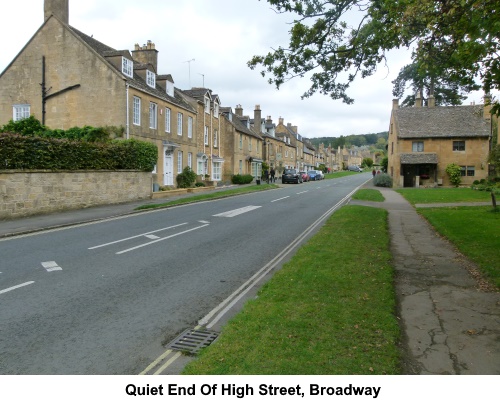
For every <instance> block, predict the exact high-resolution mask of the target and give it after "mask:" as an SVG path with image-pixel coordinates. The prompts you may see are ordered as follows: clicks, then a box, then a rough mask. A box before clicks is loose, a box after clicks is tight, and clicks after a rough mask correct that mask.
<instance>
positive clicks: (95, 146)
mask: <svg viewBox="0 0 500 405" xmlns="http://www.w3.org/2000/svg"><path fill="white" fill-rule="evenodd" d="M157 159H158V148H157V147H156V145H154V144H152V143H149V142H142V141H138V140H135V139H130V140H113V141H110V142H106V143H96V142H87V141H72V140H68V139H53V138H41V137H38V136H33V137H32V136H30V137H26V136H22V135H16V134H0V168H1V169H4V170H7V169H24V170H141V171H152V170H153V169H154V166H155V164H156V161H157Z"/></svg>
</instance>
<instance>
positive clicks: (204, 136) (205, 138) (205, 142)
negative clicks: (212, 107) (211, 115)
mask: <svg viewBox="0 0 500 405" xmlns="http://www.w3.org/2000/svg"><path fill="white" fill-rule="evenodd" d="M203 139H204V142H203V143H204V144H205V145H208V125H205V132H204V135H203Z"/></svg>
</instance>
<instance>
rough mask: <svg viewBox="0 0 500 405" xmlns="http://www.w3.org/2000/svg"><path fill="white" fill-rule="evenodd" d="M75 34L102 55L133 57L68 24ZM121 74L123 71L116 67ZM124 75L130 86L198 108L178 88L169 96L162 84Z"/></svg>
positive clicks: (173, 101) (167, 99) (183, 106)
mask: <svg viewBox="0 0 500 405" xmlns="http://www.w3.org/2000/svg"><path fill="white" fill-rule="evenodd" d="M67 27H68V28H69V29H70V30H71V31H73V33H75V35H77V36H78V37H79V38H80V39H81V40H82V41H83V42H85V43H86V44H87V45H88V46H89V47H90V48H92V49H93V50H94V51H95V52H97V53H98V54H99V55H100V56H101V57H103V58H106V57H110V56H126V57H128V58H129V57H131V56H130V52H129V51H126V50H116V49H113V48H111V47H110V46H108V45H105V44H103V43H102V42H99V41H98V40H96V39H94V38H93V37H89V36H88V35H87V34H84V33H83V32H81V31H79V30H77V29H76V28H74V27H71V26H67ZM144 66H145V65H142V64H137V63H134V68H136V67H142V68H144ZM116 70H117V71H118V72H119V73H120V74H121V71H120V70H118V69H116ZM166 76H169V77H170V78H171V76H170V75H161V76H159V77H162V78H164V77H166ZM123 77H124V78H125V79H126V80H127V82H128V83H129V84H130V86H132V87H134V88H136V89H138V90H141V91H144V92H145V93H149V94H152V95H153V96H155V97H157V98H159V99H162V100H165V101H168V102H170V103H172V104H175V105H177V106H179V107H182V108H184V109H186V110H189V111H191V112H193V113H196V110H195V109H194V108H193V107H192V106H191V105H190V104H189V103H187V102H186V101H184V99H183V98H182V97H181V95H179V94H178V91H179V90H178V89H175V91H174V97H171V96H169V95H168V94H167V93H166V92H165V90H164V89H162V88H161V87H160V86H158V85H157V86H156V88H152V87H151V86H148V85H147V83H146V82H145V81H144V80H143V79H142V78H141V77H140V76H139V75H137V74H135V73H134V77H133V78H130V77H128V76H125V75H123Z"/></svg>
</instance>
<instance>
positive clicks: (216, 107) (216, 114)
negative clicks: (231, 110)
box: [214, 102, 219, 117]
mask: <svg viewBox="0 0 500 405" xmlns="http://www.w3.org/2000/svg"><path fill="white" fill-rule="evenodd" d="M218 116H219V104H218V103H216V102H214V117H218Z"/></svg>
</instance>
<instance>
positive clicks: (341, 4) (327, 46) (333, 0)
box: [248, 0, 500, 112]
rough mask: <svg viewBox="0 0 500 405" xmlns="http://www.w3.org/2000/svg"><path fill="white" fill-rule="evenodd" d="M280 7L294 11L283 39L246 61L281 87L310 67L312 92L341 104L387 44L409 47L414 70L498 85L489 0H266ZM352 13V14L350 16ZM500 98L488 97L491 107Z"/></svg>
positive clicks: (495, 23) (496, 24) (497, 25)
mask: <svg viewBox="0 0 500 405" xmlns="http://www.w3.org/2000/svg"><path fill="white" fill-rule="evenodd" d="M267 1H268V2H269V3H270V4H271V5H272V6H274V7H275V9H276V11H277V12H279V13H287V12H289V13H293V14H294V15H295V20H294V21H293V24H292V28H291V30H290V43H289V45H288V47H286V48H284V47H282V46H280V47H278V48H277V49H275V50H273V51H272V52H269V53H268V54H267V55H264V56H254V57H253V58H252V59H251V60H250V61H249V62H248V65H249V67H250V68H252V69H254V68H256V67H257V66H258V65H260V66H262V71H261V73H262V75H263V76H266V75H267V74H268V75H269V76H270V78H269V82H270V83H271V84H274V85H276V87H278V88H279V87H280V86H281V85H282V84H283V83H284V82H286V81H288V80H290V79H292V78H294V77H303V76H304V75H305V74H309V73H310V74H311V82H312V84H311V87H310V88H309V90H308V91H306V92H305V93H304V94H303V97H309V96H311V95H313V94H315V93H316V92H319V93H321V94H328V95H329V96H330V97H331V98H333V99H341V100H343V101H344V102H345V103H347V104H351V103H352V102H353V101H354V100H353V99H352V98H351V97H349V95H348V93H347V90H348V88H349V85H350V84H351V83H352V82H353V81H354V80H355V79H356V78H357V77H361V78H365V77H367V76H370V75H372V74H373V73H374V72H375V71H376V69H377V67H378V65H379V64H380V63H381V62H383V61H386V53H387V52H388V51H389V50H391V49H396V48H407V49H411V50H412V64H414V65H415V69H416V72H417V76H416V77H418V78H420V77H430V78H442V77H446V78H447V80H448V83H456V84H457V85H458V86H473V85H474V82H475V80H474V79H475V77H479V79H480V80H481V81H482V85H483V89H484V90H485V92H488V93H489V92H490V91H491V90H492V89H498V88H500V59H499V55H500V37H499V35H500V18H499V16H498V9H497V8H498V2H497V1H492V0H440V1H435V0H366V1H358V0H324V1H318V0H267ZM353 15H354V16H355V17H357V18H358V21H357V22H353V20H352V17H353ZM499 110H500V105H499V104H498V103H496V104H495V105H494V109H493V111H494V112H498V111H499Z"/></svg>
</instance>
